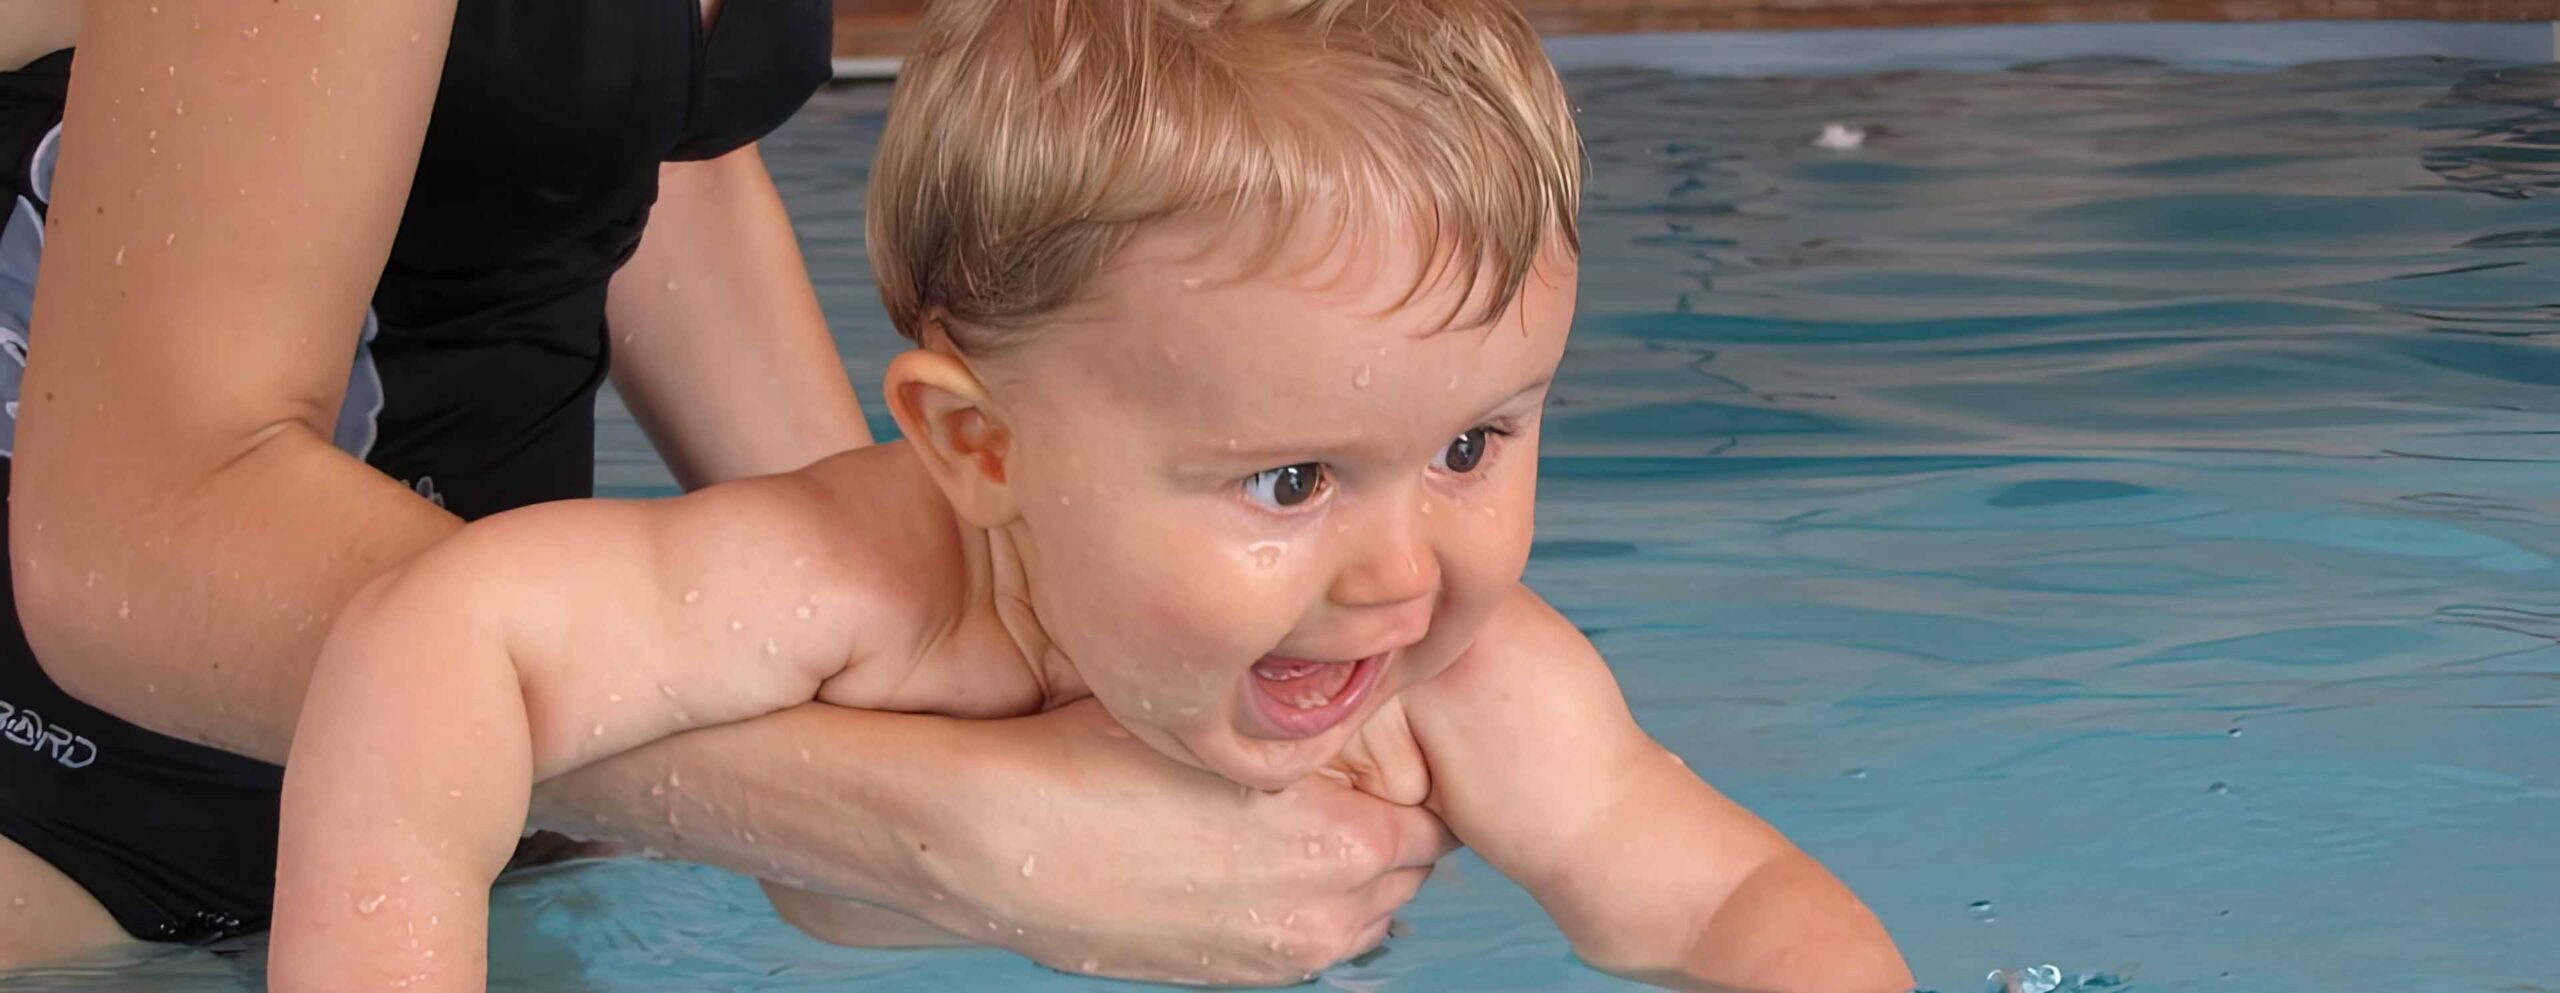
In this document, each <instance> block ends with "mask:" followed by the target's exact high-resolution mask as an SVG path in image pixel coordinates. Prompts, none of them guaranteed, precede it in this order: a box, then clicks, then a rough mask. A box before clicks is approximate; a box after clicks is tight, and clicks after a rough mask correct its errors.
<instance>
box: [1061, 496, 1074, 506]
mask: <svg viewBox="0 0 2560 993" xmlns="http://www.w3.org/2000/svg"><path fill="white" fill-rule="evenodd" d="M1075 505H1076V498H1074V497H1071V496H1066V495H1063V494H1061V495H1060V496H1059V497H1058V506H1061V507H1073V506H1075Z"/></svg>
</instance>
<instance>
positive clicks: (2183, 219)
mask: <svg viewBox="0 0 2560 993" xmlns="http://www.w3.org/2000/svg"><path fill="white" fill-rule="evenodd" d="M1571 84H1572V87H1573V89H1574V91H1575V93H1576V95H1577V98H1578V100H1579V102H1580V104H1581V105H1582V107H1583V112H1584V122H1585V127H1586V129H1587V133H1588V138H1589V142H1590V148H1591V154H1592V158H1593V160H1594V163H1595V166H1596V173H1595V175H1594V178H1593V181H1592V183H1591V189H1590V196H1589V200H1588V204H1587V209H1586V212H1585V223H1586V227H1585V244H1586V246H1587V257H1586V261H1585V264H1584V268H1583V279H1584V295H1583V301H1584V304H1583V311H1582V314H1581V317H1580V320H1579V324H1578V327H1577V331H1576V337H1575V341H1574V344H1573V348H1572V351H1571V353H1570V355H1569V357H1568V359H1567V361H1566V365H1565V369H1564V375H1563V379H1562V380H1561V382H1560V383H1559V385H1558V386H1557V388H1556V393H1555V401H1554V408H1553V412H1552V422H1551V424H1552V426H1551V428H1550V429H1549V434H1548V437H1549V442H1548V445H1549V448H1548V451H1547V453H1546V459H1545V462H1544V466H1543V469H1544V473H1545V479H1546V483H1545V487H1544V490H1543V497H1544V501H1543V504H1542V506H1541V510H1540V536H1541V539H1540V542H1539V545H1538V548H1537V553H1536V555H1535V557H1534V560H1533V562H1532V564H1531V566H1530V575H1529V579H1530V582H1531V583H1532V584H1533V585H1535V586H1536V587H1537V588H1538V589H1540V590H1541V591H1543V592H1544V593H1545V594H1546V595H1547V596H1548V597H1549V598H1550V599H1552V600H1553V601H1555V602H1556V603H1557V604H1558V605H1559V606H1560V607H1561V608H1562V609H1563V610H1564V611H1565V612H1566V613H1567V614H1569V615H1570V616H1571V617H1572V618H1574V620H1575V621H1576V622H1577V623H1579V624H1581V625H1582V626H1583V627H1585V628H1586V629H1587V630H1588V631H1589V632H1590V633H1591V635H1592V637H1593V639H1594V641H1595V642H1596V643H1597V644H1598V645H1599V647H1600V648H1601V649H1602V651H1603V652H1604V653H1606V654H1607V655H1608V657H1609V658H1610V659H1611V660H1612V662H1613V663H1614V664H1615V666H1616V668H1617V670H1618V672H1619V674H1620V677H1621V679H1622V680H1623V682H1624V684H1625V686H1626V688H1627V691H1628V693H1629V694H1630V696H1631V697H1632V699H1633V701H1634V704H1635V707H1636V711H1637V714H1638V716H1639V718H1640V719H1641V720H1642V721H1643V723H1644V724H1645V726H1646V727H1647V728H1648V729H1650V730H1651V731H1652V732H1653V734H1654V735H1655V736H1656V737H1658V738H1660V739H1661V740H1662V741H1664V742H1665V743H1666V744H1668V745H1670V746H1671V747H1673V748H1674V749H1676V750H1677V751H1678V752H1680V753H1681V754H1682V755H1683V756H1685V757H1686V758H1687V760H1688V762H1689V764H1690V765H1691V766H1692V767H1693V768H1695V769H1697V770H1698V771H1700V772H1701V773H1702V774H1704V775H1706V776H1707V777H1708V778H1709V779H1711V780H1712V781H1714V782H1716V783H1717V784H1718V785H1720V786H1721V787H1722V788H1724V789H1725V790H1726V791H1728V792H1729V793H1731V794H1733V795H1734V796H1736V797H1737V798H1739V799H1741V800H1742V801H1744V802H1745V803H1747V804H1749V805H1750V806H1752V807H1754V808H1755V809H1757V810H1759V811H1760V812H1761V813H1762V814H1764V815H1765V816H1767V817H1768V818H1770V819H1771V820H1772V821H1774V822H1776V823H1777V824H1778V825H1779V826H1780V827H1781V828H1783V829H1784V830H1786V831H1787V832H1788V833H1790V834H1791V835H1792V836H1794V837H1795V838H1796V839H1797V840H1798V841H1799V842H1800V843H1801V844H1803V845H1804V846H1805V847H1806V848H1808V849H1810V850H1811V851H1812V852H1813V853H1814V854H1816V855H1817V856H1819V857H1821V858H1822V859H1823V860H1825V861H1826V862H1827V863H1828V864H1829V865H1831V866H1832V867H1833V868H1834V869H1835V870H1836V871H1837V872H1838V873H1839V874H1840V875H1841V876H1843V877H1844V878H1845V879H1846V880H1847V881H1848V882H1849V883H1850V884H1851V885H1852V886H1853V887H1855V888H1856V889H1857V890H1858V891H1859V892H1860V893H1861V894H1862V895H1864V897H1865V898H1866V899H1867V900H1868V902H1869V903H1870V904H1872V905H1873V906H1874V908H1875V909H1876V911H1877V912H1878V913H1879V914H1880V915H1881V916H1882V917H1883V918H1884V920H1885V922H1886V923H1887V925H1888V926H1889V927H1890V928H1891V929H1892V930H1893V931H1894V933H1895V935H1896V936H1897V938H1898V939H1899V940H1900V942H1901V944H1902V947H1903V949H1904V950H1905V952H1906V953H1907V954H1908V955H1909V957H1910V959H1911V961H1912V964H1913V966H1914V968H1915V969H1916V970H1917V972H1918V974H1919V976H1920V979H1921V981H1922V983H1923V985H1925V986H1929V987H1933V988H1935V989H1938V990H1942V991H1948V993H1955V991H1964V993H1971V991H1974V990H1978V989H1981V988H1982V987H1983V984H1984V976H1985V975H1986V973H1989V972H1991V971H1993V970H1997V969H2026V968H2032V967H2037V966H2045V965H2050V966H2052V967H2053V971H2054V973H2055V974H2057V975H2058V978H2060V979H2061V980H2062V981H2063V982H2064V983H2065V986H2066V988H2069V986H2070V984H2071V983H2074V982H2080V981H2082V980H2083V979H2084V977H2085V985H2086V986H2088V987H2091V988H2095V987H2098V986H2105V985H2110V984H2121V985H2120V986H2118V988H2123V987H2124V986H2129V987H2130V988H2132V989H2138V990H2145V991H2222V990H2229V991H2246V993H2336V991H2365V990H2371V991H2394V993H2402V991H2410V993H2432V991H2496V990H2508V991H2533V990H2548V989H2553V988H2555V987H2560V937H2555V934H2556V933H2560V893H2556V892H2555V891H2560V643H2555V641H2556V640H2560V566H2555V564H2554V557H2555V556H2560V416H2555V415H2560V108H2555V100H2560V72H2555V71H2554V70H2553V69H2550V68H2542V67H2524V68H2516V67H2501V66H2499V65H2493V64H2488V63H2478V62H2463V61H2449V60H2437V59H2407V60H2389V61H2364V62H2354V63H2342V64H2325V65H2312V66H2304V67H2297V68H2292V69H2285V70H2280V71H2271V72H2202V71H2180V70H2175V69H2172V68H2167V67H2163V66H2161V65H2158V64H2152V63H2145V62H2136V61H2083V62H2074V63H2059V64H2047V65H2036V66H2024V67H2019V68H2016V69H2013V70H2010V71H2003V72H1968V73H1936V72H1913V73H1899V74H1885V75H1863V76H1855V75H1853V76H1834V77H1829V78H1820V79H1810V78H1808V79H1732V78H1708V77H1698V76H1683V75H1677V74H1672V73H1668V72H1662V71H1643V70H1608V69H1598V68H1590V69H1579V70H1577V71H1575V72H1574V73H1573V74H1572V78H1571ZM882 96H883V94H882V91H880V90H878V89H876V88H848V89H839V90H833V91H830V92H828V93H826V94H824V95H822V96H821V97H820V99H819V100H818V101H817V102H816V103H815V104H814V105H813V106H812V107H811V108H810V109H809V110H808V111H807V112H806V113H804V114H803V115H802V116H801V117H800V118H799V119H798V120H797V121H795V122H794V123H793V124H792V125H790V126H789V128H787V129H786V130H785V131H784V132H783V133H782V134H781V135H779V136H777V137H776V138H775V139H774V140H773V141H772V142H770V143H769V146H768V153H767V154H768V156H769V157H770V159H771V160H772V161H773V163H774V165H775V167H776V169H777V172H778V174H779V176H780V180H781V182H782V183H783V185H784V187H785V189H786V193H787V195H788V196H789V198H790V200H791V203H792V206H793V208H794V212H795V214H797V215H798V217H799V218H800V219H801V222H802V224H803V228H802V232H803V235H804V238H805V239H806V241H807V243H808V246H809V249H810V256H811V264H812V268H813V269H814V270H815V271H816V273H817V274H818V277H819V279H820V280H821V281H822V282H823V283H824V294H825V298H826V302H827V305H828V310H829V313H830V315H831V317H832V318H833V319H834V321H835V323H836V327H837V330H838V336H839V340H840V342H841V343H842V345H843V347H844V349H845V353H846V357H847V362H848V365H849V367H850V368H851V371H852V373H853V375H854V376H855V377H856V382H857V383H858V384H860V385H861V386H862V387H863V389H864V391H865V394H866V396H865V399H866V400H867V401H875V413H876V400H877V397H876V396H872V395H870V394H872V393H874V392H875V390H874V385H875V384H876V383H877V381H878V375H879V372H880V369H881V366H882V364H883V363H884V362H885V361H886V360H887V358H888V357H889V356H890V355H891V354H893V352H894V349H895V348H896V347H897V344H898V342H897V339H896V337H895V336H894V334H893V333H892V332H891V331H890V329H889V328H888V326H887V325H886V324H885V323H884V322H883V321H882V319H881V318H880V316H879V313H878V307H877V304H876V301H875V300H874V299H873V297H872V296H871V289H870V285H869V282H868V280H867V279H866V278H865V276H866V272H867V270H866V269H865V262H864V260H863V257H862V251H861V228H860V215H859V196H860V190H861V185H862V177H863V173H864V164H865V163H867V161H868V159H869V157H870V152H871V148H872V142H873V140H874V138H875V137H876V135H877V132H878V128H879V124H880V115H879V110H880V107H881V105H882V102H883V101H882ZM1831 122H1838V123H1843V124H1847V125H1852V126H1855V127H1859V128H1863V129H1865V132H1866V133H1867V135H1868V140H1867V142H1866V144H1865V145H1864V146H1863V147H1862V148H1859V149H1856V150H1853V151H1835V150H1826V149H1822V148H1817V147H1814V146H1813V145H1812V144H1811V142H1812V139H1813V138H1814V137H1815V136H1816V135H1817V134H1818V133H1820V131H1821V130H1822V128H1823V125H1825V124H1826V123H1831ZM607 413H608V418H607V421H608V423H607V424H606V435H605V438H604V439H603V443H602V447H603V449H604V459H603V461H604V464H603V465H602V466H601V467H600V469H599V481H600V483H601V484H602V485H603V486H604V488H605V489H606V490H607V491H608V492H612V493H622V494H644V493H665V492H671V486H670V484H669V483H668V477H667V475H666V473H665V471H664V470H663V469H662V468H661V467H660V466H659V465H658V464H657V463H656V461H655V459H654V458H653V457H652V456H651V455H649V453H648V450H647V447H646V445H645V443H644V442H643V441H642V440H641V438H640V436H639V433H638V430H637V428H636V427H634V426H633V425H632V424H631V423H630V422H629V419H628V417H627V415H624V414H622V413H621V412H620V410H619V408H618V406H615V405H613V404H612V403H611V402H610V401H608V406H607ZM881 426H882V428H883V429H884V430H885V429H886V424H885V420H883V421H882V422H881ZM498 901H499V904H500V910H499V920H498V926H497V928H496V931H497V933H498V934H499V935H500V936H501V937H500V940H499V944H500V948H499V951H498V956H497V966H496V981H497V988H499V989H517V990H533V989H546V990H560V989H568V990H593V991H600V993H603V991H611V993H641V991H669V993H676V991H684V993H692V991H700V990H738V991H796V990H829V991H846V990H890V989H900V990H956V991H977V990H984V991H999V990H1001V991H1013V990H1110V989H1132V990H1134V989H1138V988H1139V987H1134V986H1122V985H1119V984H1113V983H1106V982H1097V981H1091V980H1084V979H1076V978H1069V977H1064V976H1059V975H1055V974H1052V973H1048V972H1045V971H1042V970H1039V969H1037V968H1034V967H1032V966H1029V965H1026V964H1024V963H1022V962H1021V961H1020V960H1017V959H1014V958H1011V957H1009V956H1006V955H1002V954H997V953H986V952H958V953H865V952H851V951H842V950H836V949H831V948H828V947H825V946H822V945H819V944H816V943H814V942H811V941H808V940H806V939H803V938H800V937H798V936H797V935H796V934H795V933H793V932H791V931H790V930H789V929H787V928H786V927H784V926H783V925H781V924H780V923H778V922H777V921H776V920H775V919H774V918H773V916H772V914H771V913H770V912H769V911H767V910H766V909H765V908H764V907H763V905H762V904H761V902H760V901H759V900H758V899H757V897H756V893H755V889H754V887H753V886H752V885H751V884H750V883H749V882H747V881H746V880H744V879H741V878H739V877H735V876H731V875H728V874H725V873H722V872H718V871H714V870H709V869H701V868H693V867H686V866H679V865H672V864H660V863H651V862H643V861H619V862H607V863H595V864H588V865H583V866H573V867H563V868H556V869H552V870H547V871H544V872H541V873H537V874H533V875H529V876H525V877H521V878H518V879H515V880H513V881H511V882H510V883H509V884H507V885H506V886H504V887H502V889H501V891H500V894H499V897H498ZM1407 919H1408V921H1409V922H1410V924H1411V928H1412V934H1411V935H1410V937H1407V938H1403V939H1401V940H1399V941H1397V942H1396V943H1395V944H1394V946H1393V949H1392V951H1391V952H1390V953H1389V954H1388V955H1386V956H1385V957H1383V958H1381V959H1378V960H1376V961H1375V962H1373V963H1371V964H1370V965H1367V966H1363V967H1346V968H1342V969H1337V970H1334V971H1333V972H1330V973H1328V974H1327V976H1326V977H1325V978H1324V980H1323V983H1324V984H1325V986H1324V987H1323V988H1332V989H1343V990H1354V991H1364V993H1365V991H1381V993H1475V991H1503V990H1516V991H1542V993H1543V991H1581V990H1613V989H1622V988H1632V987H1630V986H1628V985H1627V984H1623V983H1619V982H1617V981H1615V980H1612V979H1609V978H1607V977H1604V976H1601V975H1599V974H1597V973H1593V972H1590V971H1588V970H1586V969H1583V968H1581V967H1579V966H1578V965H1576V964H1575V963H1574V962H1573V961H1572V960H1571V958H1570V957H1569V955H1568V954H1567V951H1566V948H1565V946H1564V944H1563V942H1562V940H1561V939H1560V938H1559V937H1558V936H1557V935H1556V933H1555V932H1554V930H1553V928H1552V927H1551V926H1550V925H1549V924H1548V923H1547V922H1546V921H1545V919H1544V917H1543V916H1542V915H1541V914H1540V913H1539V911H1538V910H1537V908H1536V907H1535V905H1533V904H1532V903H1531V902H1530V901H1529V900H1528V899H1527V898H1526V897H1525V896H1524V895H1522V893H1521V892H1520V891H1519V890H1517V889H1516V888H1514V887H1512V886H1511V885H1510V884H1509V883H1507V882H1505V881H1504V880H1503V879H1501V877H1499V876H1497V875H1496V874H1494V873H1492V872H1490V871H1489V870H1487V869H1486V868H1485V867H1484V865H1483V864H1482V863H1481V862H1478V861H1476V860H1474V859H1473V858H1472V857H1468V856H1460V857H1458V858H1456V859H1454V860H1452V862H1451V863H1449V864H1448V865H1447V866H1446V867H1445V868H1444V869H1443V871H1442V872H1441V873H1440V874H1439V875H1438V876H1437V877H1435V879H1434V881H1433V882H1432V884H1431V885H1430V886H1429V887H1428V888H1427V889H1426V891H1425V893H1424V896H1423V897H1422V899H1421V900H1419V901H1418V902H1417V903H1415V904H1414V905H1413V907H1412V908H1411V911H1410V913H1409V914H1408V915H1407ZM256 965H257V963H256V959H255V957H254V956H251V957H248V958H245V959H237V960H223V959H217V958H215V957H212V956H207V955H203V954H201V953H192V952H190V953H179V954H172V955H169V956H166V957H164V958H162V959H160V960H158V961H155V962H153V963H151V964H149V965H148V966H146V967H145V968H144V969H143V970H142V971H141V972H139V973H132V974H126V975H123V976H120V977H108V976H102V975H97V974H73V973H54V974H50V975H47V976H43V977H37V978H35V979H34V980H33V981H32V982H27V983H25V984H24V985H26V986H27V987H28V988H31V989H41V990H45V991H47V993H58V991H62V990H74V989H77V990H130V989H144V988H147V989H167V990H179V989H186V990H198V989H201V990H232V989H239V988H242V987H244V986H245V985H248V984H249V982H250V981H249V980H248V979H245V978H244V977H245V976H248V975H253V974H254V970H255V968H256ZM0 985H6V984H0ZM13 988H15V987H13Z"/></svg>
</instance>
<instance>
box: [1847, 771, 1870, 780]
mask: <svg viewBox="0 0 2560 993" xmlns="http://www.w3.org/2000/svg"><path fill="white" fill-rule="evenodd" d="M1846 775H1847V776H1848V777H1849V778H1851V779H1865V778H1867V770H1865V769H1851V770H1849V771H1848V772H1847V773H1846Z"/></svg>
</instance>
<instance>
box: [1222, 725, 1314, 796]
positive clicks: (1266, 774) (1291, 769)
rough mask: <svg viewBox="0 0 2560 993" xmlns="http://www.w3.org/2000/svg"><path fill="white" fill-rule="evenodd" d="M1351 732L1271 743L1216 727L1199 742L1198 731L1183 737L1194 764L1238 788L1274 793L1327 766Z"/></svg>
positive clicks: (1273, 741) (1233, 730) (1227, 728)
mask: <svg viewBox="0 0 2560 993" xmlns="http://www.w3.org/2000/svg"><path fill="white" fill-rule="evenodd" d="M1204 730H1206V729H1204ZM1351 731H1352V729H1351V728H1348V727H1344V728H1336V729H1334V730H1332V731H1328V732H1326V733H1324V734H1320V735H1317V736H1315V737H1312V738H1299V739H1294V740H1288V741H1275V740H1271V739H1268V738H1252V737H1247V736H1245V735H1243V734H1241V733H1239V732H1237V731H1236V730H1235V729H1234V728H1232V727H1219V728H1216V729H1215V730H1214V731H1213V732H1212V733H1211V734H1209V735H1207V736H1206V737H1207V738H1208V739H1209V740H1200V739H1201V737H1202V736H1201V735H1200V734H1199V733H1198V732H1193V733H1192V734H1188V735H1184V736H1183V737H1184V738H1185V739H1186V740H1185V741H1184V744H1185V745H1186V746H1187V747H1188V748H1189V749H1190V752H1191V755H1192V756H1193V758H1194V760H1195V764H1197V765H1199V766H1201V767H1202V768H1205V769H1207V770H1208V771H1210V772H1213V773H1216V774H1218V775H1220V776H1223V777H1226V778H1227V779H1228V780H1230V781H1233V782H1235V783H1237V784H1239V785H1243V786H1246V787H1249V788H1252V789H1257V790H1261V791H1263V792H1266V793H1277V792H1279V791H1281V790H1285V789H1288V788H1289V787H1291V786H1294V785H1296V784H1297V783H1298V781H1299V780H1302V779H1305V778H1307V777H1308V776H1312V775H1315V773H1316V770H1318V769H1322V768H1324V767H1325V766H1326V765H1328V764H1331V763H1332V762H1333V760H1334V759H1335V757H1337V756H1339V755H1341V754H1342V749H1343V746H1344V745H1345V744H1346V743H1347V742H1349V741H1350V738H1351Z"/></svg>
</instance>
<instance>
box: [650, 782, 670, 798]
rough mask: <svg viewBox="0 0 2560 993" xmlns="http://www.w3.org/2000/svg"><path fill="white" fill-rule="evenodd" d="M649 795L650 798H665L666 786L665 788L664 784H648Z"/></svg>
mask: <svg viewBox="0 0 2560 993" xmlns="http://www.w3.org/2000/svg"><path fill="white" fill-rule="evenodd" d="M649 795H650V796H665V795H667V786H666V784H665V783H651V784H649Z"/></svg>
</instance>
